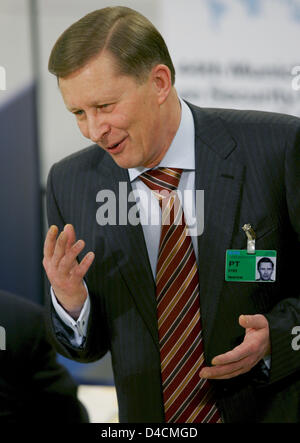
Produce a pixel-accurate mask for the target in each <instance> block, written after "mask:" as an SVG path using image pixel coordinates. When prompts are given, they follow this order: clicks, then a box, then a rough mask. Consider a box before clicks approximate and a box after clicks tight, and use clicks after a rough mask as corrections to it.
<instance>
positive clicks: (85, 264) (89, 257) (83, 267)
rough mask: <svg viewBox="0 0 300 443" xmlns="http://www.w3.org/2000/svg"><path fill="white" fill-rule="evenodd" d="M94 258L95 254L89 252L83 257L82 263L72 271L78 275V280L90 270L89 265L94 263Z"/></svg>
mask: <svg viewBox="0 0 300 443" xmlns="http://www.w3.org/2000/svg"><path fill="white" fill-rule="evenodd" d="M94 258H95V254H94V253H93V252H89V253H88V254H86V255H85V256H84V257H83V259H82V260H81V262H80V264H79V265H78V266H76V267H75V268H74V269H73V271H72V272H71V273H72V274H73V275H74V276H75V277H77V279H78V280H82V279H83V277H84V276H85V274H86V273H87V271H88V270H89V267H90V266H91V264H92V263H93V261H94Z"/></svg>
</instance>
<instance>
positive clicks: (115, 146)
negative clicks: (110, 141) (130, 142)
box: [107, 137, 127, 151]
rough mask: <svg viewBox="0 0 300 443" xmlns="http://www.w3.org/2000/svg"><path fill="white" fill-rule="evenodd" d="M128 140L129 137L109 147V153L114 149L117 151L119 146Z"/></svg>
mask: <svg viewBox="0 0 300 443" xmlns="http://www.w3.org/2000/svg"><path fill="white" fill-rule="evenodd" d="M126 138H127V137H125V138H123V139H122V140H120V141H119V142H118V143H115V144H114V145H111V146H108V147H107V149H108V150H109V151H110V150H113V149H116V148H117V147H118V146H120V144H121V143H123V141H124V140H125V139H126Z"/></svg>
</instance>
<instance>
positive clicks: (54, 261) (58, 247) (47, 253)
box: [43, 224, 94, 278]
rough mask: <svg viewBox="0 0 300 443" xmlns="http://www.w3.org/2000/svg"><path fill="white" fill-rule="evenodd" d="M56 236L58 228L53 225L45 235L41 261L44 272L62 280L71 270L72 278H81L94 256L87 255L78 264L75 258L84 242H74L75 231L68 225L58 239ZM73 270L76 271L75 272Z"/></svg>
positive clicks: (82, 247)
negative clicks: (57, 276)
mask: <svg viewBox="0 0 300 443" xmlns="http://www.w3.org/2000/svg"><path fill="white" fill-rule="evenodd" d="M57 234H58V228H57V226H55V225H53V226H51V227H50V229H49V231H48V233H47V235H46V239H45V243H44V260H43V264H44V267H45V269H46V271H47V270H48V271H50V272H49V273H50V274H53V273H54V272H55V274H56V275H58V274H59V277H60V278H62V277H64V276H67V275H69V274H70V273H71V271H72V270H73V276H74V277H77V276H78V277H81V278H83V276H84V275H85V273H86V272H87V270H88V268H89V267H90V265H91V264H92V262H93V260H94V254H93V253H89V254H87V255H86V256H85V257H84V258H83V259H82V261H81V263H80V264H78V262H77V257H78V255H79V254H80V253H81V252H82V250H83V249H84V247H85V242H84V241H83V240H78V241H77V242H76V235H75V230H74V228H73V226H72V225H70V224H68V225H66V226H65V227H64V230H63V231H62V232H61V233H60V234H59V236H58V237H57ZM74 269H76V272H75V271H74Z"/></svg>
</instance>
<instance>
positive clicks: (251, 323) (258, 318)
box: [239, 314, 268, 329]
mask: <svg viewBox="0 0 300 443" xmlns="http://www.w3.org/2000/svg"><path fill="white" fill-rule="evenodd" d="M239 324H240V325H241V326H242V327H243V328H253V329H261V328H265V327H267V326H268V320H267V319H266V317H265V316H264V315H262V314H255V315H240V316H239Z"/></svg>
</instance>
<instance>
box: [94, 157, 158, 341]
mask: <svg viewBox="0 0 300 443" xmlns="http://www.w3.org/2000/svg"><path fill="white" fill-rule="evenodd" d="M100 174H101V175H100ZM99 175H100V177H101V178H100V180H101V188H100V189H110V190H112V191H113V192H114V194H115V195H116V196H117V199H116V201H117V208H116V209H117V211H116V221H117V223H116V225H106V226H103V229H104V235H105V236H107V238H108V241H109V243H110V246H111V251H112V255H113V256H114V258H115V263H116V266H118V268H119V271H120V274H121V275H122V277H123V279H124V280H125V282H126V285H127V287H128V289H129V291H130V293H131V295H132V297H133V299H134V301H135V303H136V306H137V309H138V310H139V312H140V315H141V317H142V318H143V320H144V321H145V323H146V325H147V327H148V328H149V330H150V333H151V335H152V337H153V339H154V342H155V343H156V345H157V348H158V349H159V344H158V329H157V315H156V298H155V282H154V279H153V275H152V271H151V265H150V262H149V257H148V252H147V248H146V244H145V239H144V234H143V228H142V226H141V224H140V223H139V224H138V225H137V226H133V225H131V224H129V223H126V224H119V215H120V214H119V191H120V188H119V184H120V183H121V182H122V187H123V188H122V189H123V191H124V189H125V188H126V191H125V192H124V194H122V195H121V200H122V204H125V202H124V200H125V199H126V201H127V202H128V194H129V193H130V192H131V191H132V187H131V183H130V179H129V174H128V171H127V170H126V169H122V168H120V167H118V166H117V165H116V164H115V163H114V161H113V160H112V159H111V158H110V157H108V156H106V157H105V159H104V160H103V161H102V162H101V165H100V166H99ZM134 205H135V203H134V202H129V203H128V207H127V213H128V211H130V210H133V209H134V208H133V206H134ZM122 216H123V214H122Z"/></svg>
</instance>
